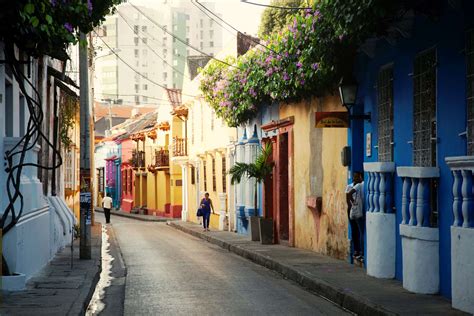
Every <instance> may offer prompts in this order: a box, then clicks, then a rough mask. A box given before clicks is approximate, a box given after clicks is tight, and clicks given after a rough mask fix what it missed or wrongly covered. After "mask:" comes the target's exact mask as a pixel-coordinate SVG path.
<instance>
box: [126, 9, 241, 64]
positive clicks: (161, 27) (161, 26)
mask: <svg viewBox="0 0 474 316" xmlns="http://www.w3.org/2000/svg"><path fill="white" fill-rule="evenodd" d="M130 5H131V6H132V7H134V8H135V10H137V11H138V12H140V13H141V14H142V15H143V16H144V17H146V18H147V19H148V20H150V22H151V23H153V24H155V25H156V26H157V27H159V28H160V29H162V30H163V32H165V33H167V34H169V35H171V36H172V37H173V38H175V39H176V40H178V41H180V42H181V43H183V44H184V45H186V46H188V47H191V48H192V49H194V50H195V51H197V52H199V53H201V54H203V55H206V56H207V57H210V58H212V59H214V60H217V61H219V62H221V63H223V64H225V65H227V66H230V67H234V68H236V67H235V66H234V65H231V64H229V63H228V62H226V61H223V60H221V59H218V58H216V57H214V56H212V55H209V54H207V53H205V52H203V51H202V50H200V49H198V48H196V47H194V46H193V45H191V44H189V43H187V42H186V41H185V40H183V39H182V38H180V37H179V36H176V35H175V34H173V33H172V32H170V31H168V30H167V29H166V27H164V26H163V25H160V24H159V23H157V22H156V21H155V20H153V19H152V18H150V17H149V16H148V15H147V14H145V13H144V12H143V11H142V10H141V9H140V8H138V7H137V6H136V5H134V4H133V3H130Z"/></svg>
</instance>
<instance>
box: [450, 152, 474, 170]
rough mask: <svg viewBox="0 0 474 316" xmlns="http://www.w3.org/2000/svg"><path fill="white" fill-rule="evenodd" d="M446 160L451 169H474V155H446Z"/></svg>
mask: <svg viewBox="0 0 474 316" xmlns="http://www.w3.org/2000/svg"><path fill="white" fill-rule="evenodd" d="M444 160H445V161H446V164H447V165H448V166H449V168H450V169H451V170H460V169H464V170H466V169H468V170H472V171H474V156H456V157H446V158H445V159H444Z"/></svg>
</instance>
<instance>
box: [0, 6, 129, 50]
mask: <svg viewBox="0 0 474 316" xmlns="http://www.w3.org/2000/svg"><path fill="white" fill-rule="evenodd" d="M120 2H121V0H16V1H9V2H8V4H7V5H2V10H1V13H0V20H1V21H2V23H1V25H0V36H1V38H0V39H1V40H3V41H6V42H8V43H11V44H12V43H13V44H16V45H17V46H18V47H19V48H20V49H21V50H22V51H24V52H26V53H28V54H29V55H31V56H41V55H49V56H52V57H55V58H59V59H66V58H67V54H66V48H67V47H68V45H69V44H75V43H77V42H78V40H79V33H80V31H82V32H84V33H88V32H90V31H91V30H92V29H93V28H94V27H95V26H98V25H99V24H100V23H101V22H102V21H103V20H104V18H105V16H106V15H107V14H109V13H110V12H111V11H112V10H113V9H114V6H115V5H117V4H118V3H120Z"/></svg>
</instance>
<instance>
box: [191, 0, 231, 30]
mask: <svg viewBox="0 0 474 316" xmlns="http://www.w3.org/2000/svg"><path fill="white" fill-rule="evenodd" d="M196 2H197V1H196ZM196 2H194V1H193V0H191V3H192V4H193V5H194V6H195V7H196V8H198V9H199V11H201V12H202V13H204V14H205V15H206V16H207V17H208V18H209V19H211V20H212V21H214V22H215V23H216V24H217V25H219V26H220V27H221V28H223V29H224V30H226V31H227V32H228V33H230V34H232V35H233V36H236V35H235V34H234V32H233V31H230V30H229V29H228V28H226V27H225V26H224V25H222V24H220V23H219V22H218V21H216V20H215V19H214V18H212V16H210V15H209V14H208V13H207V12H206V11H204V10H203V9H201V8H200V7H199V6H198V3H196Z"/></svg>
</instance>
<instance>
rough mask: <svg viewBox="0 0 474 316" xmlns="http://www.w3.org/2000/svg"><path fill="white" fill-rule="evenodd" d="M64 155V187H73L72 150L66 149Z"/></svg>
mask: <svg viewBox="0 0 474 316" xmlns="http://www.w3.org/2000/svg"><path fill="white" fill-rule="evenodd" d="M65 156H66V157H64V188H65V189H70V190H73V189H74V167H73V163H74V162H73V156H72V151H70V150H68V151H66V155H65Z"/></svg>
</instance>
